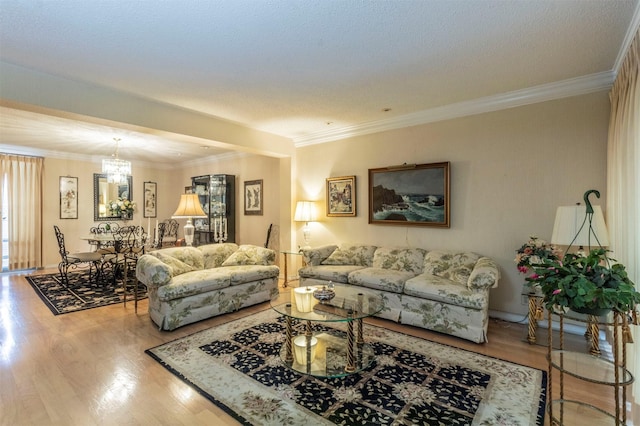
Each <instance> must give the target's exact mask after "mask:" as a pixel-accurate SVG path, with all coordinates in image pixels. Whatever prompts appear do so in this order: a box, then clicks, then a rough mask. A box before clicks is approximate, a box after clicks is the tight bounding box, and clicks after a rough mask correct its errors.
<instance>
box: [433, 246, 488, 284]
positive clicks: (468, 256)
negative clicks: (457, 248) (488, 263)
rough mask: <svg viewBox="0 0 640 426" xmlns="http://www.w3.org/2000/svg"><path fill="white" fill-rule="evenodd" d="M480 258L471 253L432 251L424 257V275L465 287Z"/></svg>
mask: <svg viewBox="0 0 640 426" xmlns="http://www.w3.org/2000/svg"><path fill="white" fill-rule="evenodd" d="M479 258H480V256H478V255H477V254H475V253H471V252H452V251H445V250H433V251H430V252H429V253H427V255H426V256H425V257H424V273H425V274H431V275H436V276H438V277H442V278H447V279H450V280H453V281H456V282H458V283H460V284H464V285H465V286H466V285H467V283H468V282H469V277H470V276H471V271H473V267H474V266H475V264H476V262H477V261H478V259H479Z"/></svg>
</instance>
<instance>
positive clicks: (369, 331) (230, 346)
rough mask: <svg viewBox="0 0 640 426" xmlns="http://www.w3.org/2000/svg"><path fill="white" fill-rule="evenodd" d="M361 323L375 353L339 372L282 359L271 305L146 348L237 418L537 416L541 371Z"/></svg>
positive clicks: (280, 324)
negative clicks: (354, 368) (316, 371)
mask: <svg viewBox="0 0 640 426" xmlns="http://www.w3.org/2000/svg"><path fill="white" fill-rule="evenodd" d="M327 324H331V325H334V323H317V324H316V325H314V332H319V331H327V332H333V331H337V332H340V331H339V330H331V329H330V328H329V327H327ZM338 325H340V324H338ZM296 327H298V329H297V330H296V332H295V334H297V333H300V334H302V333H303V332H304V331H303V328H304V327H303V324H297V325H296ZM364 332H365V340H366V341H367V342H368V343H369V344H370V345H371V346H372V347H373V350H374V352H375V359H374V362H373V363H372V364H371V365H370V366H369V367H368V368H366V369H364V370H363V371H360V372H359V373H355V374H353V375H350V376H346V377H343V378H331V379H326V378H316V377H311V376H307V375H302V374H299V373H297V372H295V371H292V370H291V369H289V368H288V367H287V366H285V365H284V364H283V362H282V360H281V359H280V355H279V353H280V348H281V345H282V343H283V342H284V339H285V324H284V320H283V319H282V318H280V316H279V315H278V314H277V313H276V312H274V311H272V310H267V311H263V312H259V313H257V314H252V315H250V316H247V317H245V318H242V319H239V320H235V321H232V322H229V323H226V324H222V325H218V326H215V327H212V328H209V329H206V330H203V331H200V332H197V333H195V334H192V335H190V336H187V337H183V338H180V339H178V340H175V341H172V342H169V343H165V344H163V345H160V346H157V347H155V348H152V349H148V350H147V351H146V353H147V354H149V355H150V356H151V357H153V358H154V359H155V360H157V361H158V362H160V363H161V364H162V365H163V366H164V367H165V368H166V369H168V370H169V371H170V372H171V373H173V374H175V375H176V376H178V377H179V378H180V379H181V380H183V381H185V382H186V383H188V384H189V385H190V386H192V387H193V388H195V389H196V390H197V391H198V392H200V393H201V394H202V395H204V396H205V397H206V398H208V399H209V400H210V401H212V402H213V403H215V404H216V405H218V406H219V407H221V408H222V409H223V410H225V411H226V412H227V413H229V414H230V415H231V416H233V417H234V418H235V419H237V420H238V421H240V422H241V423H242V424H246V425H331V424H340V425H407V424H422V425H447V426H449V425H471V424H474V425H511V426H513V425H542V424H543V423H544V406H545V400H546V373H545V372H544V371H541V370H538V369H534V368H530V367H525V366H522V365H518V364H514V363H510V362H506V361H502V360H499V359H496V358H492V357H488V356H484V355H479V354H476V353H474V352H470V351H466V350H462V349H457V348H454V347H451V346H447V345H442V344H438V343H433V342H429V341H427V340H424V339H420V338H416V337H412V336H408V335H405V334H402V333H398V332H393V331H390V330H386V329H384V328H380V327H376V326H373V325H369V324H367V325H365V327H364Z"/></svg>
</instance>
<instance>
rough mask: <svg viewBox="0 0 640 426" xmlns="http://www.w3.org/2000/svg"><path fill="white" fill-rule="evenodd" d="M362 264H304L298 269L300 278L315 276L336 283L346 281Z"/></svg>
mask: <svg viewBox="0 0 640 426" xmlns="http://www.w3.org/2000/svg"><path fill="white" fill-rule="evenodd" d="M363 268H364V266H357V265H318V266H305V267H304V268H301V269H300V270H299V271H298V274H299V275H300V276H301V277H302V278H315V279H318V280H325V281H335V282H337V283H344V284H346V283H348V282H349V274H350V273H351V272H353V271H356V270H358V269H363Z"/></svg>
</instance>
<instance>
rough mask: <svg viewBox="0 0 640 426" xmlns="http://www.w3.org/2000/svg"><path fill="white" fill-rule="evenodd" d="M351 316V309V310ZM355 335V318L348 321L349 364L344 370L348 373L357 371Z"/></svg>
mask: <svg viewBox="0 0 640 426" xmlns="http://www.w3.org/2000/svg"><path fill="white" fill-rule="evenodd" d="M349 316H351V311H349ZM355 340H356V339H355V335H354V333H353V320H351V321H349V322H348V323H347V365H346V366H345V367H344V371H346V372H347V373H353V372H355V371H356V360H355V354H354V349H355V348H354V346H355Z"/></svg>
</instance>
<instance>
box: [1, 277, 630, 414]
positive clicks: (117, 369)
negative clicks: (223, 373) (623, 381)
mask: <svg viewBox="0 0 640 426" xmlns="http://www.w3.org/2000/svg"><path fill="white" fill-rule="evenodd" d="M45 272H46V273H50V272H53V271H50V270H49V271H40V272H38V273H45ZM147 306H148V305H147V301H146V300H144V301H142V302H141V303H140V304H139V307H138V313H137V314H135V313H134V309H133V303H127V306H126V308H125V307H124V306H123V305H121V304H118V305H111V306H107V307H103V308H97V309H91V310H87V311H82V312H75V313H70V314H65V315H59V316H54V315H53V314H52V313H51V311H49V309H48V308H47V307H46V306H45V305H44V303H42V301H41V300H40V299H39V298H38V296H37V295H36V293H35V291H33V289H32V288H31V286H30V285H29V284H28V283H27V281H26V280H25V278H24V275H19V274H2V275H0V424H1V425H39V426H40V425H67V426H68V425H94V424H102V425H236V424H238V423H237V421H235V420H234V419H233V418H232V417H230V416H229V415H227V414H226V413H225V412H224V411H222V410H221V409H219V408H218V407H217V406H216V405H215V404H213V403H211V402H210V401H208V400H207V399H206V398H204V397H203V396H201V395H200V394H198V393H197V392H196V391H194V390H193V389H192V388H191V387H189V386H187V385H186V384H184V383H183V382H182V381H181V380H179V379H178V378H176V377H175V376H174V375H173V374H170V373H169V372H168V371H167V370H165V368H164V367H162V366H161V365H160V364H158V363H157V362H156V361H154V360H153V359H151V357H149V356H148V355H146V354H145V353H144V351H145V349H148V348H151V347H154V346H157V345H160V344H162V343H164V342H168V341H171V340H175V339H177V338H179V337H182V336H186V335H189V334H192V333H194V332H197V331H199V330H202V329H205V328H208V327H211V326H215V325H216V324H220V323H224V322H228V321H230V320H233V319H236V318H240V317H243V316H246V315H248V314H250V313H253V312H256V311H260V310H264V309H268V307H269V304H268V303H265V304H261V305H257V306H254V307H250V308H245V309H243V310H241V311H240V312H236V313H232V314H227V315H222V316H219V317H216V318H212V319H209V320H205V321H202V322H199V323H196V324H191V325H188V326H185V327H181V328H179V329H177V330H175V331H172V332H166V331H159V330H158V328H157V326H155V325H154V324H153V323H152V322H151V320H150V318H149V315H148V314H147ZM370 322H371V323H374V324H377V325H380V326H383V327H387V328H389V329H393V330H397V331H401V332H404V333H407V334H411V335H414V336H417V337H422V338H425V339H430V340H433V341H437V342H440V343H445V344H448V345H451V346H456V347H460V348H463V349H468V350H471V351H474V352H478V353H482V354H485V355H490V356H494V357H497V358H501V359H505V360H509V361H513V362H517V363H519V364H524V365H528V366H531V367H536V368H539V369H543V370H546V369H547V361H546V348H545V347H543V346H537V345H529V344H527V343H526V342H524V341H523V338H524V336H525V334H526V325H524V324H514V323H507V322H503V321H497V320H491V323H490V326H489V339H490V342H489V343H486V344H482V345H478V344H475V343H472V342H468V341H465V340H462V339H457V338H453V337H449V336H445V335H441V334H438V333H432V332H429V331H426V330H422V329H419V328H415V327H408V326H403V325H398V324H395V323H393V322H390V321H386V320H380V319H373V320H371V321H370ZM572 339H573V340H575V342H573V343H574V344H576V345H580V346H584V347H585V348H586V342H584V339H583V338H582V336H573V337H572ZM565 380H566V384H565V389H566V390H565V397H566V398H569V399H578V400H583V401H586V402H589V403H591V404H593V405H596V406H599V407H601V408H604V409H607V410H610V409H611V407H612V405H613V403H612V401H613V391H612V389H611V388H609V387H605V386H600V385H591V384H589V385H584V383H583V382H576V381H575V380H572V379H571V378H566V379H565ZM555 392H557V390H556V391H555ZM629 424H632V423H629ZM639 424H640V422H639Z"/></svg>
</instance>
